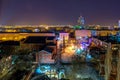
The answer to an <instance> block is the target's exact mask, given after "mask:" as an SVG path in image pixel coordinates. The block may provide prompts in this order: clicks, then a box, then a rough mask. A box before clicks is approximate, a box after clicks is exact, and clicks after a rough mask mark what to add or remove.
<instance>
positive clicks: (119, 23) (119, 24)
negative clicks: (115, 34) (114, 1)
mask: <svg viewBox="0 0 120 80" xmlns="http://www.w3.org/2000/svg"><path fill="white" fill-rule="evenodd" d="M118 28H120V20H118Z"/></svg>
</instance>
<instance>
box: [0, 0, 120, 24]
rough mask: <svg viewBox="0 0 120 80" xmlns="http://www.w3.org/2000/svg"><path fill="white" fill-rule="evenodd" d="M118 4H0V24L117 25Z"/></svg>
mask: <svg viewBox="0 0 120 80" xmlns="http://www.w3.org/2000/svg"><path fill="white" fill-rule="evenodd" d="M119 3H120V1H119V0H109V1H107V0H99V1H96V0H92V1H88V0H1V3H0V4H1V6H0V7H1V8H0V9H1V13H0V17H1V18H0V24H8V25H9V24H18V25H19V24H72V25H73V24H77V20H78V17H79V16H81V15H82V16H83V17H84V18H85V24H86V25H88V24H91V25H92V24H98V25H118V20H119V19H120V15H119V14H120V11H119V8H120V6H119Z"/></svg>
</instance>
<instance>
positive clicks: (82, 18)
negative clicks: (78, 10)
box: [77, 16, 85, 25]
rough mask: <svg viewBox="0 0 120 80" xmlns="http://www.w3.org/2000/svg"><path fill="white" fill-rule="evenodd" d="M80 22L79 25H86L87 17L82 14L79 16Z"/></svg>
mask: <svg viewBox="0 0 120 80" xmlns="http://www.w3.org/2000/svg"><path fill="white" fill-rule="evenodd" d="M77 22H78V24H79V25H84V24H85V19H84V17H82V16H80V17H79V18H78V21H77Z"/></svg>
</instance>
